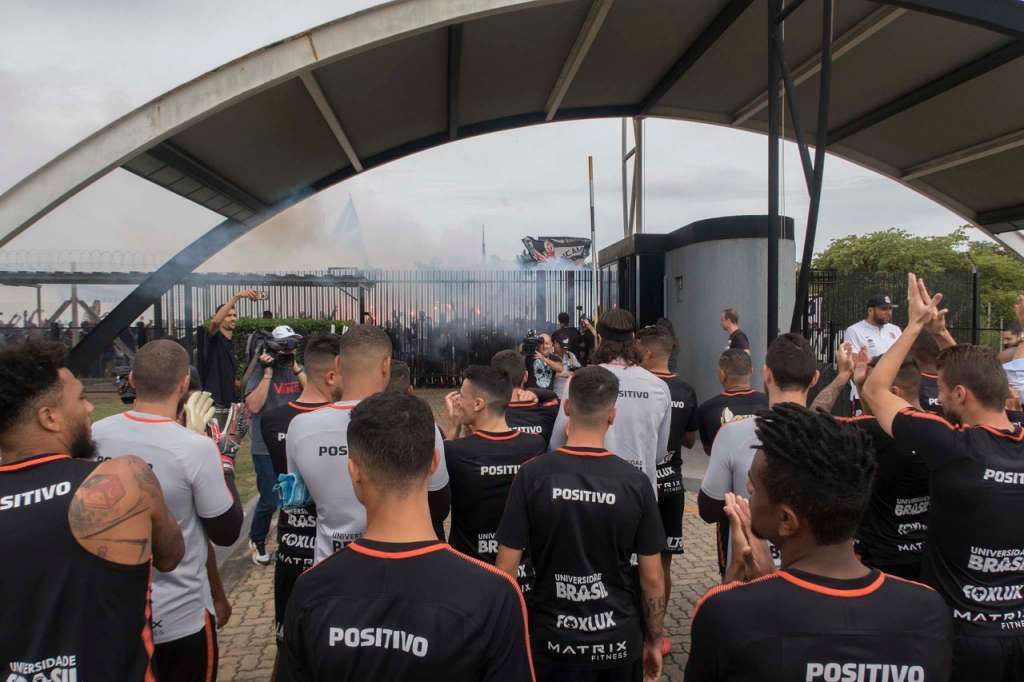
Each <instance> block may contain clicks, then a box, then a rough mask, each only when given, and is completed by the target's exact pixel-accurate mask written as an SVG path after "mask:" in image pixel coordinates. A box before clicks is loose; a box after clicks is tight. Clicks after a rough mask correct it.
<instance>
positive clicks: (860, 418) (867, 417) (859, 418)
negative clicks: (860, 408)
mask: <svg viewBox="0 0 1024 682" xmlns="http://www.w3.org/2000/svg"><path fill="white" fill-rule="evenodd" d="M875 418H876V417H875V415H873V414H859V415H857V416H856V417H836V421H837V422H842V423H844V424H853V423H854V422H863V421H868V420H870V419H875Z"/></svg>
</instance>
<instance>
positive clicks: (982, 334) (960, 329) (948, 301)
mask: <svg viewBox="0 0 1024 682" xmlns="http://www.w3.org/2000/svg"><path fill="white" fill-rule="evenodd" d="M921 276H922V277H924V279H925V282H926V283H927V285H928V289H929V290H930V291H932V292H933V293H934V292H937V291H941V292H942V294H943V300H942V307H943V308H949V315H948V316H947V318H946V323H947V325H948V326H949V329H950V331H951V332H952V333H953V335H954V336H955V337H956V338H957V340H958V341H960V342H965V343H966V342H970V343H991V342H993V339H994V338H995V337H998V334H996V335H995V337H994V336H993V335H992V334H991V333H990V330H984V329H982V328H981V327H980V325H979V313H980V302H979V295H980V280H979V276H978V274H977V273H970V272H944V273H936V274H930V275H929V274H923V275H921ZM876 294H886V295H889V296H891V297H892V300H893V303H895V304H896V306H897V307H896V308H894V309H893V317H892V322H893V324H895V325H897V326H899V327H904V326H906V323H907V310H906V300H907V276H906V273H893V272H870V273H869V272H851V273H839V272H835V271H833V270H812V271H811V273H810V283H809V287H808V299H807V300H808V302H807V310H806V311H805V313H804V315H805V316H804V329H805V330H807V335H808V337H809V339H810V341H811V345H812V346H813V347H814V350H815V354H816V355H817V357H818V360H819V361H820V362H822V363H825V364H832V363H833V362H834V360H835V350H836V348H837V347H838V346H839V344H841V343H842V342H843V335H844V333H845V331H846V328H847V327H849V326H850V325H851V324H854V323H855V322H859V321H860V320H863V319H864V317H865V314H866V312H867V302H868V299H869V298H870V297H871V296H874V295H876Z"/></svg>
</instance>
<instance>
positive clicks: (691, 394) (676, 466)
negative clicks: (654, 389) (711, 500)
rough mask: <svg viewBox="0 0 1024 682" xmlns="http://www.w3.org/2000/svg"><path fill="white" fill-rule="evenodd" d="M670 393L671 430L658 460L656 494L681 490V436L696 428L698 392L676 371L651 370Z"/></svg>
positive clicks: (679, 491)
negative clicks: (666, 444)
mask: <svg viewBox="0 0 1024 682" xmlns="http://www.w3.org/2000/svg"><path fill="white" fill-rule="evenodd" d="M652 374H654V376H656V377H658V378H659V379H661V380H662V381H664V382H665V383H666V384H667V385H668V390H669V392H670V393H671V394H672V430H671V431H670V432H669V436H668V452H666V453H665V456H664V459H661V460H659V461H658V494H659V495H662V494H666V493H681V492H683V436H685V435H686V434H687V433H690V432H693V431H697V430H698V425H697V392H696V391H694V390H693V387H692V386H690V384H688V383H686V382H685V381H683V380H682V379H680V378H679V377H678V376H676V375H675V374H662V373H660V372H652Z"/></svg>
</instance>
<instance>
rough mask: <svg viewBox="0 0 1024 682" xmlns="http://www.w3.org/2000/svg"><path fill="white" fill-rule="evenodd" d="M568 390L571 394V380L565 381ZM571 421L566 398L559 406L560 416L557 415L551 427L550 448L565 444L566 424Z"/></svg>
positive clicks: (554, 448)
mask: <svg viewBox="0 0 1024 682" xmlns="http://www.w3.org/2000/svg"><path fill="white" fill-rule="evenodd" d="M565 385H566V387H567V388H566V390H565V394H566V395H569V389H568V386H569V382H568V381H567V382H566V383H565ZM568 423H569V418H568V417H567V416H565V400H562V402H561V403H560V404H559V406H558V416H557V417H555V425H554V426H553V427H552V428H551V441H550V443H549V447H548V449H550V450H557V449H558V448H560V447H563V446H564V445H565V426H566V424H568Z"/></svg>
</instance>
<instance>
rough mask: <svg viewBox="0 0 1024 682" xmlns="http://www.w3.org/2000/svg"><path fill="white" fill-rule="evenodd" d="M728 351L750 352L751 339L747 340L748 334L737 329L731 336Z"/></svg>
mask: <svg viewBox="0 0 1024 682" xmlns="http://www.w3.org/2000/svg"><path fill="white" fill-rule="evenodd" d="M726 348H727V349H733V348H735V349H737V350H750V339H748V338H747V334H746V332H744V331H743V330H742V329H737V330H736V331H734V332H733V333H732V334H729V345H728V346H726Z"/></svg>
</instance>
